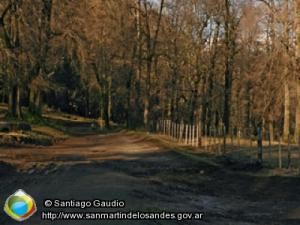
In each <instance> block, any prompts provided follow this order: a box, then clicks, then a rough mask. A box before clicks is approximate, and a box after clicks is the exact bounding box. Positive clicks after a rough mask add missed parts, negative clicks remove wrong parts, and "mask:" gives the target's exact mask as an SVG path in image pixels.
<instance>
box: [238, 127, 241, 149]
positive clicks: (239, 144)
mask: <svg viewBox="0 0 300 225" xmlns="http://www.w3.org/2000/svg"><path fill="white" fill-rule="evenodd" d="M238 148H239V150H238V151H240V150H241V131H240V130H239V131H238Z"/></svg>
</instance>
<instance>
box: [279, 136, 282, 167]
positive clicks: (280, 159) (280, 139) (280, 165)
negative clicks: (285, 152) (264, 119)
mask: <svg viewBox="0 0 300 225" xmlns="http://www.w3.org/2000/svg"><path fill="white" fill-rule="evenodd" d="M281 142H282V138H281V136H280V135H279V146H278V165H279V168H280V169H281V168H282V157H281V150H282V149H281Z"/></svg>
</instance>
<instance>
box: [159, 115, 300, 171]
mask: <svg viewBox="0 0 300 225" xmlns="http://www.w3.org/2000/svg"><path fill="white" fill-rule="evenodd" d="M204 130H205V131H206V132H202V131H203V127H202V126H201V123H198V124H186V123H183V122H181V123H176V122H173V121H171V120H159V121H157V124H156V133H158V134H160V135H164V136H167V137H169V138H170V139H171V140H172V141H174V142H176V143H178V144H180V145H183V146H192V147H194V148H196V149H201V151H204V152H209V153H213V154H218V155H231V156H234V157H240V158H246V159H251V160H256V161H258V162H260V163H263V164H265V165H268V166H271V167H278V168H299V169H300V144H299V143H297V144H295V143H293V141H292V138H291V135H289V136H288V139H287V140H286V141H285V142H284V141H283V138H282V136H281V135H279V134H277V135H276V138H275V139H273V138H272V137H271V135H270V133H269V132H263V131H262V130H261V129H258V130H257V132H256V134H255V135H253V134H251V133H250V132H248V131H244V132H242V131H237V132H235V134H234V133H232V134H230V135H226V134H225V127H224V126H220V127H219V128H218V129H209V130H208V129H204Z"/></svg>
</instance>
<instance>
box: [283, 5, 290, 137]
mask: <svg viewBox="0 0 300 225" xmlns="http://www.w3.org/2000/svg"><path fill="white" fill-rule="evenodd" d="M284 3H285V16H286V19H285V24H284V26H285V33H284V39H285V40H284V42H285V43H284V44H285V46H287V47H286V49H285V50H286V52H285V53H286V54H285V56H286V67H285V70H284V74H283V75H284V123H283V138H284V140H285V141H288V137H289V133H290V89H289V78H288V75H289V65H290V63H289V62H290V60H289V45H290V43H289V0H285V2H284Z"/></svg>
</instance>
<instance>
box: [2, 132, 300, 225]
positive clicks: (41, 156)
mask: <svg viewBox="0 0 300 225" xmlns="http://www.w3.org/2000/svg"><path fill="white" fill-rule="evenodd" d="M0 161H3V162H5V163H3V164H0V193H1V194H0V205H3V204H4V201H5V199H6V197H8V196H9V195H10V194H12V193H13V192H14V191H16V190H17V189H20V188H21V189H24V190H25V191H27V192H28V193H29V194H31V195H32V196H33V197H34V198H35V199H36V202H37V206H38V212H37V213H36V215H35V216H34V217H32V218H30V220H29V221H26V222H24V224H53V223H54V224H60V225H63V224H143V225H147V224H149V225H150V224H163V225H167V224H182V225H189V224H213V225H226V224H228V225H254V224H261V225H271V224H273V225H274V224H276V225H277V224H278V225H284V224H288V225H291V224H300V223H299V220H298V221H297V220H288V219H287V217H288V215H292V216H294V217H295V216H296V217H297V208H300V201H299V200H300V197H299V195H300V194H299V193H300V192H299V190H300V186H299V184H300V180H299V177H298V178H284V177H268V178H267V177H257V176H253V175H246V174H245V173H240V172H235V171H232V170H225V169H223V168H222V167H220V166H213V165H210V164H207V163H205V162H202V161H197V160H192V159H191V158H189V157H186V156H184V155H182V154H179V153H177V152H175V151H172V150H171V149H165V148H162V147H160V146H159V145H158V144H155V143H153V142H150V141H148V140H147V139H145V138H144V137H141V136H138V135H133V134H128V133H125V132H121V133H116V134H108V135H96V136H87V137H79V138H70V139H69V140H67V141H66V142H64V143H62V144H59V145H56V146H53V147H48V148H14V149H6V148H0ZM44 199H63V200H70V199H76V200H92V199H106V200H113V199H120V200H124V201H125V202H126V207H125V209H124V210H125V211H129V210H130V211H135V210H141V211H145V212H152V211H153V212H160V211H170V212H172V211H175V212H178V211H179V212H180V211H183V212H187V211H189V212H204V213H205V216H204V220H203V221H195V220H185V221H176V220H172V221H101V222H100V221H56V222H50V221H42V220H41V212H42V211H43V210H47V209H45V208H44V207H43V200H44ZM295 209H296V211H295ZM81 211H82V210H81ZM87 211H88V210H87ZM91 211H95V210H91ZM299 214H300V213H299ZM0 224H3V225H4V224H19V223H16V222H13V221H12V220H11V219H9V218H8V217H7V216H6V215H4V213H3V212H0Z"/></svg>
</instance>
